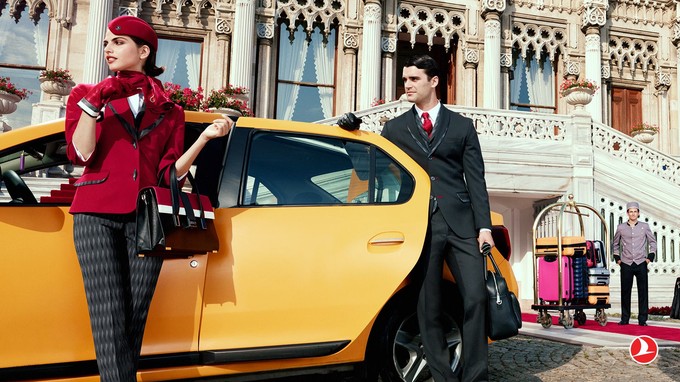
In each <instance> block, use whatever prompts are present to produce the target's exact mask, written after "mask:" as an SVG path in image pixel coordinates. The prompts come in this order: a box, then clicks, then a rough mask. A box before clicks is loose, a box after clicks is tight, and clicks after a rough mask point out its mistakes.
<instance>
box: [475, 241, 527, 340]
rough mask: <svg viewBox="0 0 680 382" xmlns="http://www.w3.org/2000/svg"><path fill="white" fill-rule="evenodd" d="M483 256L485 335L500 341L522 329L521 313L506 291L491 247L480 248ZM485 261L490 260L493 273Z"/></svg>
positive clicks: (514, 298)
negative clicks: (485, 292) (485, 305)
mask: <svg viewBox="0 0 680 382" xmlns="http://www.w3.org/2000/svg"><path fill="white" fill-rule="evenodd" d="M482 253H483V254H484V259H485V261H484V270H485V271H486V274H485V276H486V277H485V280H486V291H487V293H488V297H489V300H488V302H487V307H488V309H487V317H486V322H487V325H486V327H487V335H488V336H489V338H490V339H492V340H502V339H505V338H510V337H512V336H516V335H517V333H519V329H520V328H521V327H522V311H521V310H520V307H519V301H518V300H517V296H515V294H514V293H512V292H511V291H510V290H508V284H507V283H506V282H505V278H503V276H502V275H501V271H500V270H499V269H498V265H497V264H496V260H494V258H493V255H492V254H491V246H490V245H489V244H487V243H485V244H484V245H483V246H482ZM486 259H490V260H491V264H492V265H493V269H494V270H493V271H490V270H487V266H486Z"/></svg>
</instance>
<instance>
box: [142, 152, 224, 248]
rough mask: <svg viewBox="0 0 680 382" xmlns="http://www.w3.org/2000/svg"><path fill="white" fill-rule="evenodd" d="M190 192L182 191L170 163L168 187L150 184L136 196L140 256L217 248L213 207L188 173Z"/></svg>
mask: <svg viewBox="0 0 680 382" xmlns="http://www.w3.org/2000/svg"><path fill="white" fill-rule="evenodd" d="M187 180H188V181H189V182H190V183H191V185H192V186H193V191H194V192H193V193H186V192H183V191H182V190H181V189H180V187H179V182H178V181H177V176H176V170H175V166H174V165H171V166H170V188H166V187H159V186H152V187H145V188H143V189H141V190H140V191H139V195H138V197H137V233H136V243H137V253H138V254H139V255H140V256H145V255H149V256H167V257H177V256H179V257H183V256H191V255H201V254H207V253H210V252H217V250H218V249H219V239H218V237H217V231H216V230H215V223H214V220H215V211H214V210H213V207H212V204H211V203H210V199H209V198H208V197H207V196H205V195H201V194H200V193H199V192H198V188H197V187H196V182H195V181H194V179H193V177H192V176H191V173H188V174H187Z"/></svg>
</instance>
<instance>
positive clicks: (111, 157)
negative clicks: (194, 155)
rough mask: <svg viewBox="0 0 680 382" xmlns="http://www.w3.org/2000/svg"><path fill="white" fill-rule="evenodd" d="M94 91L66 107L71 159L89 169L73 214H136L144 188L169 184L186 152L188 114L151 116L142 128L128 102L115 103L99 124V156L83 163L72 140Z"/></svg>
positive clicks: (84, 88) (82, 90)
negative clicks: (86, 100) (171, 168)
mask: <svg viewBox="0 0 680 382" xmlns="http://www.w3.org/2000/svg"><path fill="white" fill-rule="evenodd" d="M91 88H92V85H84V84H81V85H78V86H76V87H75V88H74V89H73V91H72V92H71V94H70V96H69V98H68V103H67V105H66V124H65V130H66V141H67V142H68V146H67V147H68V148H67V155H68V158H69V159H70V160H71V162H73V163H74V164H77V165H83V166H85V171H84V172H83V175H82V176H81V177H80V179H78V181H77V182H76V183H75V186H76V187H77V188H76V195H75V198H74V200H73V204H72V205H71V209H70V212H71V213H82V212H91V213H111V214H126V213H130V212H133V211H134V210H135V208H136V203H137V193H138V192H139V190H140V189H141V188H143V187H146V186H151V185H156V184H158V180H159V179H160V178H161V177H163V183H164V184H166V185H167V184H169V182H168V175H169V171H166V169H167V168H168V166H170V165H172V164H174V163H175V161H177V159H178V158H179V157H180V156H181V155H182V153H183V152H184V112H183V110H182V108H181V107H180V106H178V105H174V107H173V108H172V109H170V111H168V112H166V113H164V114H163V115H161V114H156V113H153V112H152V111H150V110H145V111H144V115H143V117H142V121H141V123H140V124H139V126H136V125H135V118H134V115H133V114H132V111H131V110H130V106H129V104H128V101H127V98H123V99H117V100H114V101H111V102H110V103H109V104H107V105H106V106H105V107H104V117H103V119H101V120H100V121H99V122H97V132H96V140H97V143H96V146H95V149H94V152H93V153H92V155H91V156H90V158H88V160H87V161H83V160H81V159H80V158H79V157H78V155H77V154H76V151H75V147H74V146H73V142H72V139H73V133H74V131H75V129H76V126H77V125H78V120H79V119H80V115H81V113H82V110H81V109H80V107H78V105H77V104H78V102H79V101H80V100H81V99H82V98H83V96H84V95H85V94H87V93H88V92H89V91H90V89H91ZM100 118H101V117H100ZM123 121H125V123H124V122H123ZM126 126H127V127H126Z"/></svg>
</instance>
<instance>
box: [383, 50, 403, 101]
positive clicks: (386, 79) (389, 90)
mask: <svg viewBox="0 0 680 382" xmlns="http://www.w3.org/2000/svg"><path fill="white" fill-rule="evenodd" d="M396 51H397V39H396V37H383V38H382V52H383V59H382V84H383V89H382V98H383V99H385V100H386V101H387V100H390V101H394V98H395V96H396V90H395V88H396V86H395V80H396V78H397V77H396V73H395V72H394V65H395V63H394V52H396ZM397 70H400V68H397Z"/></svg>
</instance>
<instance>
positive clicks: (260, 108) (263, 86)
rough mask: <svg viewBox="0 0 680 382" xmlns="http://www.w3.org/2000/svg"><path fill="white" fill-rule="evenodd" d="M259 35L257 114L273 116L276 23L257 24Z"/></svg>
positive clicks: (264, 116) (266, 116)
mask: <svg viewBox="0 0 680 382" xmlns="http://www.w3.org/2000/svg"><path fill="white" fill-rule="evenodd" d="M257 37H258V40H257V42H258V44H257V46H258V50H259V52H258V61H259V62H260V63H261V64H260V65H258V66H257V67H258V69H257V78H258V80H259V83H258V84H257V109H256V110H255V115H256V116H258V117H263V118H273V117H274V115H273V113H274V103H275V102H274V101H276V100H275V99H274V94H276V92H275V89H274V87H273V81H272V63H273V61H272V43H273V42H274V23H273V22H272V23H259V24H257Z"/></svg>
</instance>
